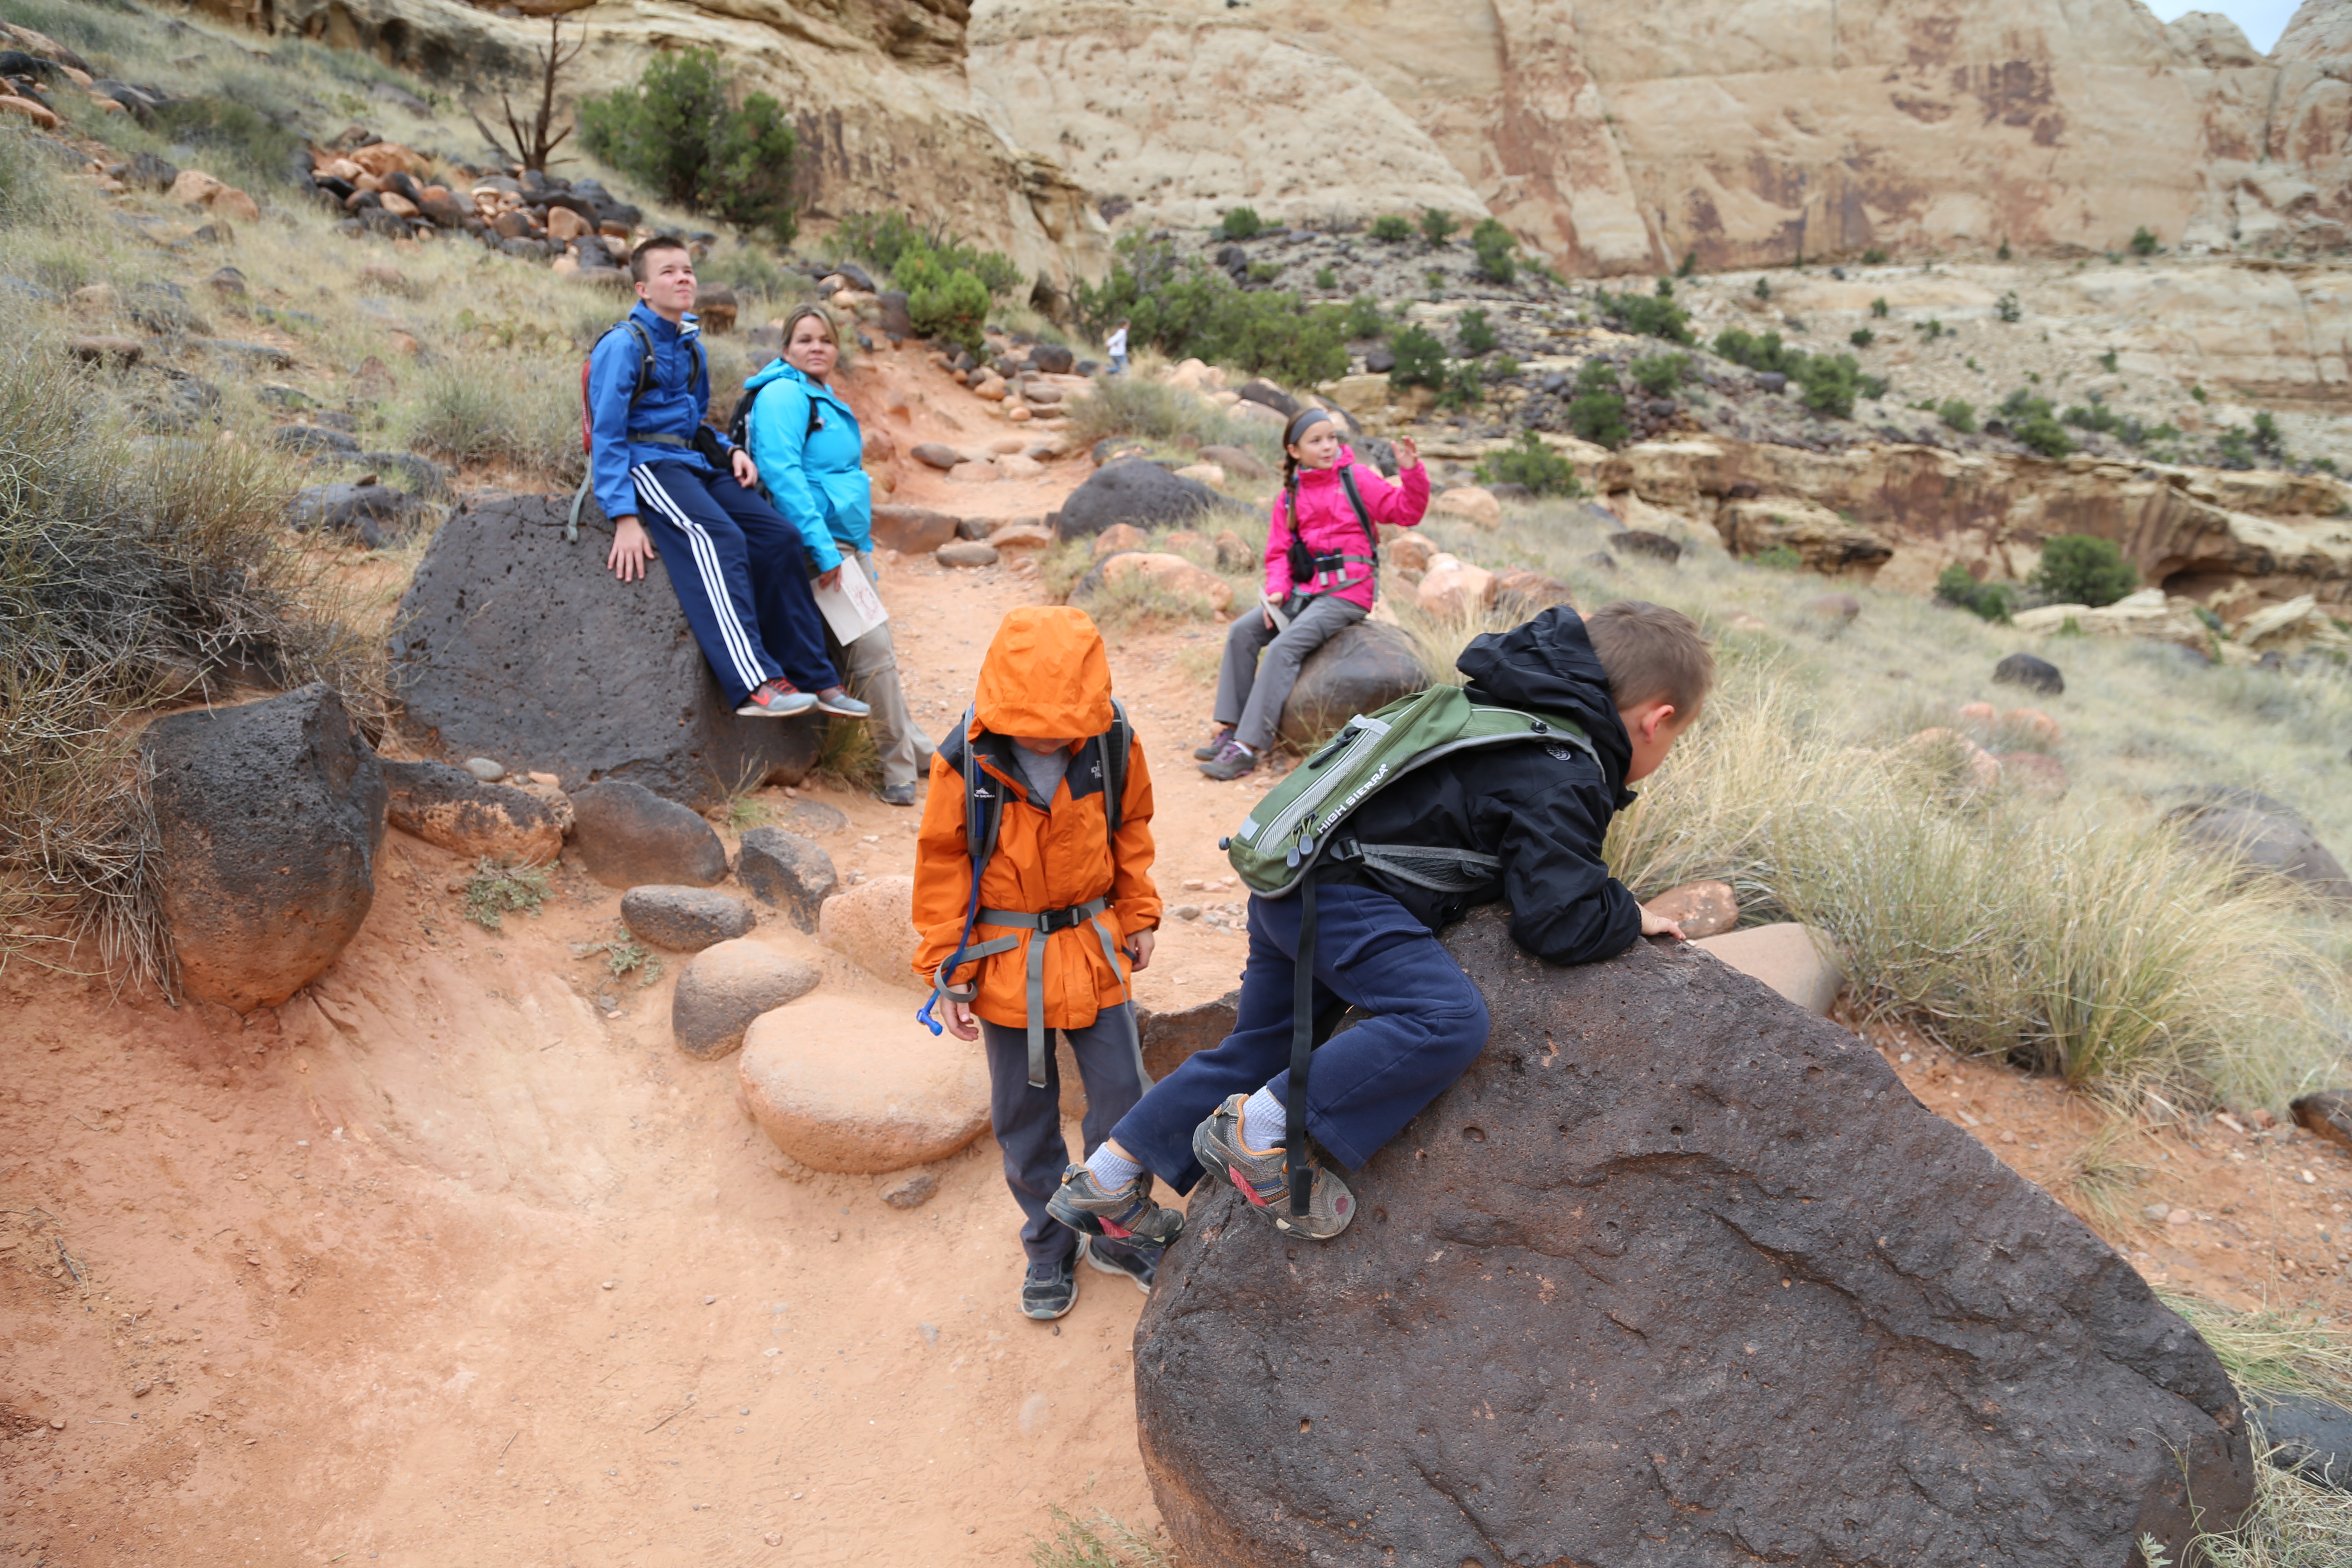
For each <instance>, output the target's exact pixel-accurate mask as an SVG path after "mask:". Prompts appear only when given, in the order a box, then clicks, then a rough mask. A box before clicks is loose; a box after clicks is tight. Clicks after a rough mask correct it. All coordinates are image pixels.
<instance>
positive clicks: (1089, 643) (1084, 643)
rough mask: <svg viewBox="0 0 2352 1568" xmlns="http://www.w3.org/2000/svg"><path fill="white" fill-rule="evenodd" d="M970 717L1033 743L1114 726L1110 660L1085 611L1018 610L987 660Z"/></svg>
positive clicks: (1006, 619) (1057, 608)
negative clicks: (1111, 724) (1111, 716)
mask: <svg viewBox="0 0 2352 1568" xmlns="http://www.w3.org/2000/svg"><path fill="white" fill-rule="evenodd" d="M972 721H973V723H974V724H975V725H976V726H977V727H978V728H979V729H982V730H987V731H991V732H992V733H994V734H998V735H1009V736H1026V737H1028V738H1029V739H1031V740H1038V741H1042V740H1049V739H1052V740H1071V741H1075V740H1079V739H1082V738H1084V737H1086V736H1088V735H1099V734H1101V733H1102V732H1103V731H1106V730H1108V729H1109V728H1110V658H1109V656H1108V654H1106V653H1105V652H1104V651H1103V640H1102V633H1100V632H1099V631H1097V630H1096V629H1095V624H1094V622H1093V621H1092V620H1090V619H1089V618H1087V613H1086V612H1085V611H1084V610H1079V609H1073V608H1071V607H1070V606H1068V605H1032V606H1027V607H1024V608H1022V609H1018V610H1014V611H1013V613H1012V614H1010V615H1008V616H1005V617H1004V620H1003V624H1001V625H1000V626H998V627H997V628H996V637H995V640H994V641H992V642H991V643H990V644H989V645H988V657H987V658H984V659H982V661H981V666H980V685H979V689H978V690H977V691H976V692H975V693H974V694H973V698H972Z"/></svg>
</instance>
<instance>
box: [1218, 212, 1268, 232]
mask: <svg viewBox="0 0 2352 1568" xmlns="http://www.w3.org/2000/svg"><path fill="white" fill-rule="evenodd" d="M1264 233H1265V219H1264V218H1262V217H1260V216H1257V209H1256V208H1255V207H1227V208H1226V209H1225V210H1224V214H1223V216H1221V217H1220V218H1218V219H1217V237H1218V238H1219V239H1255V238H1256V237H1258V236H1259V235H1261V234H1264Z"/></svg>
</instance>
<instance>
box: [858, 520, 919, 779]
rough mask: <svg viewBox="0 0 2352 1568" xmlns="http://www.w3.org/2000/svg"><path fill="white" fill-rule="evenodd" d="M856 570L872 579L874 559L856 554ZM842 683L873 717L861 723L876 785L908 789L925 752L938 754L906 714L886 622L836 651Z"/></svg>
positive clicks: (907, 713) (888, 627)
mask: <svg viewBox="0 0 2352 1568" xmlns="http://www.w3.org/2000/svg"><path fill="white" fill-rule="evenodd" d="M857 563H858V565H860V566H862V567H864V568H865V569H866V578H867V580H868V581H872V580H873V579H874V558H873V557H872V556H871V555H866V554H860V555H859V556H858V557H857ZM841 673H842V678H843V680H844V683H845V684H846V685H847V686H848V688H849V691H850V695H851V696H853V697H855V698H856V699H857V700H859V701H861V702H867V703H871V704H872V705H873V708H874V716H873V717H872V718H870V719H868V720H866V729H867V731H869V732H870V733H871V734H872V735H873V737H874V749H875V750H876V751H877V752H880V753H881V754H882V782H883V784H886V785H896V784H913V783H915V782H916V781H917V780H918V779H919V778H921V777H922V775H923V773H924V772H925V771H926V770H927V769H929V767H930V765H931V753H932V752H934V751H936V750H938V749H939V748H938V747H937V745H936V744H935V743H934V742H932V740H931V738H930V737H929V735H926V734H924V733H923V730H922V726H921V725H919V724H918V723H916V722H915V716H914V714H913V713H912V712H910V711H909V710H908V707H907V692H906V689H905V688H904V687H902V686H901V685H900V684H899V682H898V649H897V648H896V647H892V646H891V642H890V623H889V622H887V621H885V622H883V623H882V624H881V625H880V626H877V627H875V628H874V629H873V630H872V631H870V632H867V633H866V635H865V636H864V637H859V638H858V639H857V640H856V642H854V643H851V644H850V645H849V646H848V647H845V648H844V649H843V650H842V669H841Z"/></svg>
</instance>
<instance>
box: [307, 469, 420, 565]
mask: <svg viewBox="0 0 2352 1568" xmlns="http://www.w3.org/2000/svg"><path fill="white" fill-rule="evenodd" d="M416 518H417V508H416V502H415V500H412V499H411V498H410V497H409V496H408V495H407V494H406V493H405V492H404V491H401V490H396V489H393V488H392V487H391V486H390V485H380V484H364V485H305V486H304V487H303V488H302V489H299V490H297V491H295V492H294V499H293V500H291V501H289V502H288V503H287V506H286V524H287V526H288V527H289V528H291V529H293V530H294V531H296V532H297V533H309V532H310V531H313V530H324V531H328V532H331V533H341V534H347V535H349V536H350V537H351V538H352V539H355V540H357V541H359V542H360V543H362V544H364V545H366V546H367V547H368V548H369V549H370V550H381V549H383V547H384V546H385V545H388V544H396V543H398V542H400V541H401V540H402V539H404V538H406V537H407V534H408V531H409V530H410V529H411V528H412V527H414V526H415V522H416Z"/></svg>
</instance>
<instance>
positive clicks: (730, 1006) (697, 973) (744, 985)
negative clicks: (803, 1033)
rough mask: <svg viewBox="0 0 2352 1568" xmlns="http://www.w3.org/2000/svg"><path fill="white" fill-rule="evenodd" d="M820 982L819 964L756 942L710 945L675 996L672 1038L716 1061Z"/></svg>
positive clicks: (685, 974)
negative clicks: (765, 1016) (766, 1016)
mask: <svg viewBox="0 0 2352 1568" xmlns="http://www.w3.org/2000/svg"><path fill="white" fill-rule="evenodd" d="M702 896H703V897H705V898H713V897H716V896H717V895H716V894H708V893H706V894H703V895H702ZM819 978H820V976H819V975H818V973H817V970H816V966H815V965H814V964H813V963H802V962H801V961H800V960H799V959H797V958H788V957H786V956H785V955H784V954H782V953H781V952H776V951H775V950H774V949H773V948H770V947H765V946H762V945H761V943H759V942H747V941H734V942H719V943H718V944H717V945H715V946H711V947H706V948H704V949H703V950H702V951H701V952H698V953H696V954H695V955H694V956H693V957H692V958H691V959H689V960H688V961H687V965H686V968H685V970H684V971H683V972H682V973H679V975H678V977H677V990H675V991H673V992H672V993H670V1002H669V1033H670V1038H672V1039H673V1040H676V1041H677V1048H678V1049H679V1050H682V1051H684V1052H685V1053H686V1054H687V1055H688V1056H690V1057H692V1058H695V1059H696V1060H697V1061H706V1062H708V1061H716V1060H718V1059H719V1058H721V1057H723V1056H726V1055H728V1054H729V1053H730V1052H731V1051H733V1050H735V1049H736V1048H737V1047H740V1046H741V1045H742V1043H743V1031H744V1030H746V1029H748V1028H750V1027H751V1021H752V1020H753V1019H754V1018H757V1017H758V1016H760V1015H761V1014H762V1013H765V1012H769V1011H771V1010H772V1009H774V1008H777V1007H781V1006H782V1005H784V1004H785V1003H787V1002H791V1001H795V1000H797V999H798V998H800V997H803V996H805V995H807V994H809V993H810V992H812V991H814V990H815V989H816V987H817V982H818V980H819Z"/></svg>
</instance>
